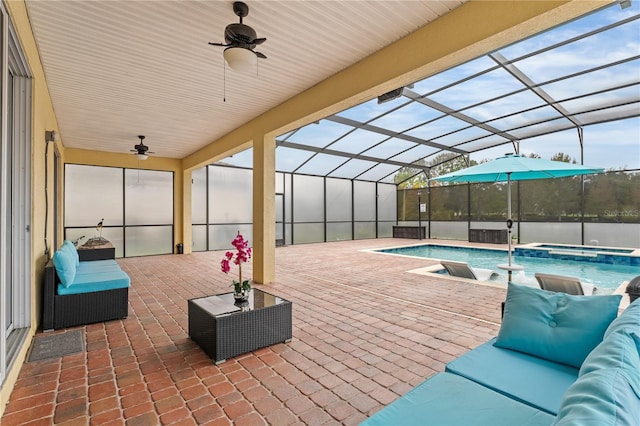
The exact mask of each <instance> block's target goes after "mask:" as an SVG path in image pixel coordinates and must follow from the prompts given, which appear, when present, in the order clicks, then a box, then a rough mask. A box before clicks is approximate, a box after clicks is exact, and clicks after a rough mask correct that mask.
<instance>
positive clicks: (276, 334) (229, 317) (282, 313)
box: [189, 288, 292, 364]
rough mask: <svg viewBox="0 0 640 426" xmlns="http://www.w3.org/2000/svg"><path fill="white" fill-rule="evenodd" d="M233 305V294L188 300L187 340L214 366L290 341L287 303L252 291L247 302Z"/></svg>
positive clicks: (254, 290)
mask: <svg viewBox="0 0 640 426" xmlns="http://www.w3.org/2000/svg"><path fill="white" fill-rule="evenodd" d="M234 302H235V301H234V299H233V293H224V294H218V295H215V296H206V297H200V298H197V299H190V300H189V337H191V339H192V340H193V341H194V342H196V343H197V344H198V345H200V347H201V348H202V349H204V351H205V352H206V353H207V355H209V356H210V357H211V358H212V359H213V360H214V361H215V363H216V364H220V363H222V362H224V361H226V360H227V358H231V357H234V356H237V355H240V354H243V353H246V352H251V351H254V350H256V349H259V348H263V347H265V346H270V345H273V344H276V343H280V342H288V341H290V340H291V336H292V326H291V302H289V301H288V300H285V299H282V298H280V297H277V296H274V295H272V294H269V293H266V292H264V291H262V290H258V289H255V288H254V289H253V290H252V291H251V295H250V297H249V301H248V302H245V303H243V304H242V305H236V304H235V303H234Z"/></svg>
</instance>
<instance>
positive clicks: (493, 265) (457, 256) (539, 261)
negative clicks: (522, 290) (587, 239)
mask: <svg viewBox="0 0 640 426" xmlns="http://www.w3.org/2000/svg"><path fill="white" fill-rule="evenodd" d="M376 251H378V252H382V253H390V254H397V255H403V256H414V257H423V258H429V259H436V260H437V259H443V260H454V261H458V262H467V263H468V264H469V266H471V267H474V268H485V269H492V270H493V271H495V272H496V273H497V274H498V276H497V277H495V278H492V281H497V282H506V281H507V272H506V271H504V270H501V269H499V268H498V267H497V265H499V264H505V263H507V261H508V260H507V252H506V250H497V249H480V248H475V247H456V246H440V245H433V244H425V245H420V246H410V247H397V248H391V249H381V250H376ZM512 263H515V264H517V265H521V266H523V267H524V271H519V272H514V273H513V277H512V281H513V282H516V283H519V284H527V285H532V284H535V283H536V282H537V281H536V279H535V277H534V274H535V273H536V272H542V273H547V274H556V275H567V276H571V277H577V278H580V281H582V282H585V283H591V284H594V285H595V286H596V287H597V288H599V289H601V290H604V291H603V292H610V291H613V290H615V289H617V288H618V287H620V285H621V284H622V283H623V282H624V281H629V280H631V279H632V278H634V277H636V276H638V275H640V267H639V266H629V265H612V264H606V263H594V262H583V261H578V260H563V259H553V258H538V257H527V256H521V255H517V254H514V255H513V256H512Z"/></svg>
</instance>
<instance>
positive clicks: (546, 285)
mask: <svg viewBox="0 0 640 426" xmlns="http://www.w3.org/2000/svg"><path fill="white" fill-rule="evenodd" d="M535 277H536V280H538V284H540V288H541V289H543V290H548V291H556V292H562V293H567V294H575V295H578V296H591V295H592V294H593V291H594V290H595V286H594V285H593V284H589V283H583V282H580V279H579V278H575V277H566V276H563V275H552V274H542V273H539V272H536V274H535Z"/></svg>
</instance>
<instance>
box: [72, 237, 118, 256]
mask: <svg viewBox="0 0 640 426" xmlns="http://www.w3.org/2000/svg"><path fill="white" fill-rule="evenodd" d="M78 257H80V260H81V261H87V260H107V259H115V258H116V249H115V247H114V246H113V244H111V243H110V242H109V241H107V240H104V242H101V243H100V244H94V243H92V242H91V240H89V241H87V242H86V243H85V244H83V245H81V246H79V247H78Z"/></svg>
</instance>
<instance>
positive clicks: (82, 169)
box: [64, 164, 123, 227]
mask: <svg viewBox="0 0 640 426" xmlns="http://www.w3.org/2000/svg"><path fill="white" fill-rule="evenodd" d="M122 179H123V177H122V169H120V168H115V167H98V166H81V165H76V164H67V165H65V191H64V206H65V210H64V212H65V216H64V224H65V226H73V227H77V226H95V225H96V224H97V223H98V222H100V220H102V219H104V224H105V225H109V226H114V225H115V226H118V225H122V224H123V217H122V208H123V188H122ZM98 188H99V189H98Z"/></svg>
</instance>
